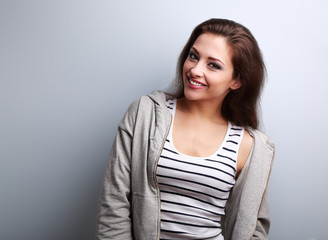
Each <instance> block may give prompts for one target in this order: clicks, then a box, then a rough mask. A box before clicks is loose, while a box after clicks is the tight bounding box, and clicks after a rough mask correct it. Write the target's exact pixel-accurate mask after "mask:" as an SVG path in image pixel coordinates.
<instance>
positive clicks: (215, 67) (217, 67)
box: [208, 63, 221, 70]
mask: <svg viewBox="0 0 328 240" xmlns="http://www.w3.org/2000/svg"><path fill="white" fill-rule="evenodd" d="M208 66H209V67H210V68H213V69H219V70H220V69H221V66H220V65H218V64H216V63H209V64H208Z"/></svg>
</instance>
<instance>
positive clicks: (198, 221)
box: [157, 100, 244, 240]
mask: <svg viewBox="0 0 328 240" xmlns="http://www.w3.org/2000/svg"><path fill="white" fill-rule="evenodd" d="M167 106H168V108H169V109H170V111H171V113H172V115H173V119H174V114H175V109H176V100H169V101H168V102H167ZM172 125H173V124H172ZM243 133H244V129H243V128H241V127H238V126H233V125H231V124H230V123H229V126H228V131H227V134H226V136H225V139H224V141H223V143H222V144H221V146H220V147H219V149H218V150H217V152H216V153H215V154H213V155H212V156H210V157H206V158H199V157H192V156H186V155H184V154H181V153H179V152H178V151H177V150H176V149H175V148H174V145H173V144H172V126H171V130H170V133H169V135H168V138H167V139H166V141H165V145H164V148H163V151H162V154H161V156H160V159H159V162H158V165H157V180H158V183H159V187H160V192H161V239H163V240H164V239H190V238H192V239H208V240H222V239H223V236H222V234H221V226H220V220H221V217H222V216H223V215H224V210H225V205H226V201H227V199H228V197H229V193H230V190H231V189H232V187H233V186H234V184H235V175H236V168H237V167H236V163H237V155H238V149H239V146H240V142H241V139H242V137H243Z"/></svg>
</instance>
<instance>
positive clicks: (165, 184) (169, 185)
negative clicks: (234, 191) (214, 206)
mask: <svg viewBox="0 0 328 240" xmlns="http://www.w3.org/2000/svg"><path fill="white" fill-rule="evenodd" d="M159 185H162V186H167V187H173V188H178V189H182V190H185V191H189V192H193V193H198V194H201V195H205V196H208V197H211V198H215V199H219V200H228V198H219V197H216V196H213V195H210V194H208V193H205V192H199V191H195V190H192V189H190V188H184V187H180V186H176V185H171V184H167V183H161V182H159Z"/></svg>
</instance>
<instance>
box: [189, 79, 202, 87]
mask: <svg viewBox="0 0 328 240" xmlns="http://www.w3.org/2000/svg"><path fill="white" fill-rule="evenodd" d="M189 82H190V83H191V84H192V85H196V86H202V84H200V83H198V82H195V81H193V80H191V79H189Z"/></svg>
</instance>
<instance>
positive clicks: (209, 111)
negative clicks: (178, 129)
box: [178, 97, 227, 124]
mask: <svg viewBox="0 0 328 240" xmlns="http://www.w3.org/2000/svg"><path fill="white" fill-rule="evenodd" d="M221 107H222V102H220V103H217V102H214V101H194V100H188V99H187V98H186V97H182V98H180V99H178V108H179V110H180V111H183V112H185V113H187V114H188V115H190V116H192V117H193V118H201V119H207V120H209V121H215V122H218V123H222V124H226V123H227V121H226V120H225V119H224V118H223V116H222V114H221Z"/></svg>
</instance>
